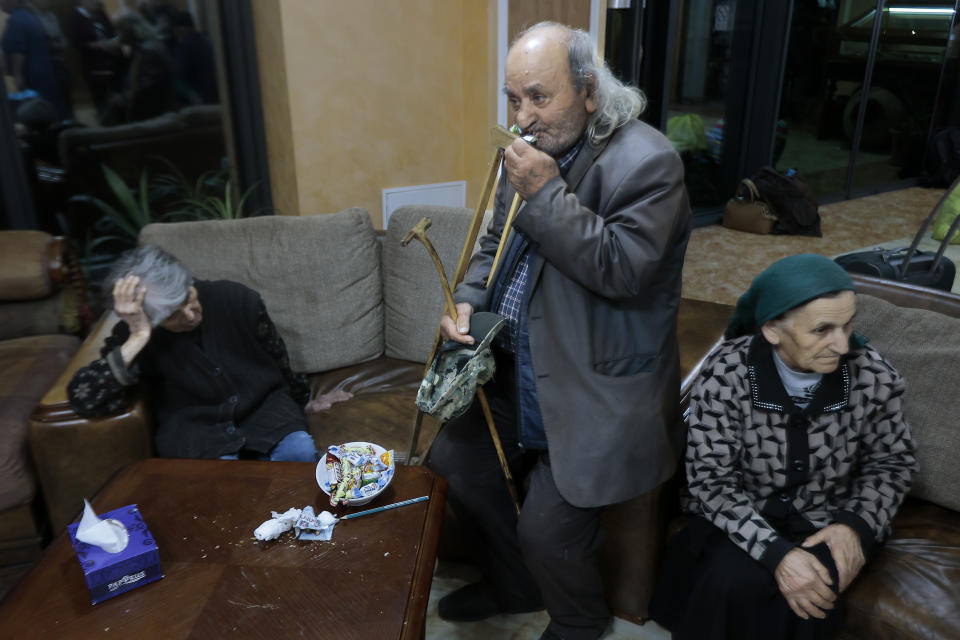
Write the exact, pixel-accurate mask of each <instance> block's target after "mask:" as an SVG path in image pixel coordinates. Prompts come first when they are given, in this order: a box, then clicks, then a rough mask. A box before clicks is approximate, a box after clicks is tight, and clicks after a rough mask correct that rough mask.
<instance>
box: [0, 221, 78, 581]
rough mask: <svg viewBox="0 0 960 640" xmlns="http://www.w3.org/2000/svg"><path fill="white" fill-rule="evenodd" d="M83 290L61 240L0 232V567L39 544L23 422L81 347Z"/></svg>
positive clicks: (29, 556) (39, 518)
mask: <svg viewBox="0 0 960 640" xmlns="http://www.w3.org/2000/svg"><path fill="white" fill-rule="evenodd" d="M84 295H85V291H84V286H83V278H82V275H81V272H80V269H79V264H78V263H77V260H76V256H75V254H74V252H73V249H72V245H70V244H69V242H68V241H67V240H65V239H64V238H55V237H52V236H50V235H48V234H46V233H44V232H42V231H2V232H0V566H4V565H10V564H18V563H24V562H29V561H32V560H33V559H34V558H36V556H37V555H38V554H39V552H40V550H41V548H42V542H43V538H44V535H45V530H46V526H45V522H46V518H45V517H44V516H43V514H42V508H39V505H38V500H37V491H36V489H37V487H36V478H35V475H34V469H33V464H32V461H31V460H30V454H29V451H28V448H27V423H28V419H29V417H30V413H31V411H32V410H33V408H34V406H35V405H36V404H37V402H38V401H39V399H40V398H41V396H42V395H43V394H44V392H46V391H47V389H48V388H49V387H50V386H51V385H52V384H53V383H54V382H55V381H56V379H57V376H59V375H60V372H61V371H62V370H63V368H64V367H65V366H66V365H67V362H69V360H70V358H71V357H72V356H73V354H74V353H75V352H76V350H77V348H78V347H79V346H80V340H79V339H78V338H77V337H76V335H77V334H80V333H82V332H83V330H84V327H85V318H84V315H83V314H84V313H85V307H84V304H85V303H84Z"/></svg>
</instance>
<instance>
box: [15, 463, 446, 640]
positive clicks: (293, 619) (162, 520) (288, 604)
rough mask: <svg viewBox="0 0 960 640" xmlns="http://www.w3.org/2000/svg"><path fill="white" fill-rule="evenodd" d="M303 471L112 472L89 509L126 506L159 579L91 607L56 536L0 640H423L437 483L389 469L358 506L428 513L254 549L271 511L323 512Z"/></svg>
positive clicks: (64, 543)
mask: <svg viewBox="0 0 960 640" xmlns="http://www.w3.org/2000/svg"><path fill="white" fill-rule="evenodd" d="M314 468H315V467H314V465H311V464H306V463H294V462H254V461H220V460H173V459H161V458H153V459H149V460H143V461H141V462H138V463H136V464H133V465H131V466H129V467H127V468H126V469H124V470H123V471H121V472H119V473H118V474H117V475H116V476H115V477H114V478H113V479H112V480H111V481H110V483H108V484H107V486H105V487H104V488H103V490H101V491H100V493H99V494H98V495H97V498H96V500H94V501H93V506H94V509H95V510H96V511H97V512H98V513H100V512H103V511H109V510H111V509H116V508H118V507H121V506H124V505H127V504H131V503H136V504H137V505H139V508H140V512H141V513H142V514H143V517H144V520H145V521H146V523H147V525H148V526H149V527H150V531H151V533H153V535H154V538H155V540H156V541H157V545H158V546H159V549H160V562H161V566H162V568H163V572H164V574H165V577H164V578H163V579H162V580H160V581H158V582H154V583H152V584H147V585H144V586H143V587H140V588H138V589H134V590H133V591H131V592H129V593H125V594H121V595H119V596H117V597H115V598H111V599H110V600H107V601H105V602H102V603H101V604H98V605H91V604H90V597H89V593H88V590H87V586H86V583H85V582H84V578H83V573H82V571H81V569H80V565H79V563H78V562H77V558H76V555H75V554H74V550H73V547H72V546H71V545H70V540H69V539H68V538H67V536H66V533H65V532H64V533H61V535H59V537H57V539H56V540H54V542H53V543H52V544H51V545H50V546H49V547H48V548H47V550H46V551H45V552H44V554H43V556H42V557H41V559H40V560H39V561H38V562H37V564H36V565H34V567H33V568H32V569H31V570H30V572H29V573H28V574H27V575H26V576H24V578H23V580H22V581H21V582H20V583H19V584H18V585H17V586H16V587H14V589H13V590H12V591H11V592H10V593H9V594H8V596H7V597H6V599H5V600H4V601H3V602H2V603H0V629H3V635H4V636H5V637H10V638H16V637H24V638H33V637H47V638H68V637H71V638H72V637H83V638H86V637H91V636H94V635H96V636H102V635H104V632H107V635H111V636H112V635H114V634H116V636H115V637H118V638H123V637H137V638H145V637H160V638H213V637H224V636H233V637H237V638H269V639H270V640H279V639H280V638H290V637H295V636H296V637H300V636H301V635H302V636H303V637H314V638H317V637H323V638H376V639H378V640H379V639H381V638H422V637H423V635H424V621H425V617H426V609H427V599H428V596H429V594H430V581H431V579H432V575H433V568H434V561H435V559H436V552H437V540H438V536H439V532H440V522H441V519H442V515H443V505H444V499H445V496H446V482H445V481H444V480H443V479H441V478H439V477H437V476H435V475H434V474H433V473H431V472H430V471H429V470H428V469H426V468H424V467H406V466H401V467H398V468H397V473H396V475H395V477H394V479H393V482H392V483H391V484H390V486H389V487H387V489H386V491H385V492H384V494H382V495H380V496H378V497H377V498H376V499H375V500H374V501H373V502H372V503H370V504H369V505H367V506H365V507H357V508H342V507H341V508H338V509H336V510H333V511H334V512H335V513H337V515H344V514H346V513H349V512H352V511H360V510H362V509H366V508H370V507H375V506H379V505H384V504H388V503H391V502H396V501H399V500H405V499H408V498H415V497H418V496H423V495H429V496H430V500H429V501H427V502H421V503H418V504H413V505H409V506H405V507H401V508H398V509H393V510H389V511H383V512H380V513H376V514H372V515H369V516H365V517H362V518H357V519H355V520H346V521H343V522H340V523H339V524H337V526H336V529H335V531H334V534H333V540H331V541H329V542H306V541H300V540H297V539H295V538H294V537H293V535H292V533H288V534H284V535H283V536H282V537H281V538H280V539H279V540H276V541H271V542H257V541H256V540H255V539H254V538H253V530H254V529H255V528H256V527H257V526H258V525H259V524H260V523H261V522H263V521H264V520H266V519H268V518H269V517H270V511H271V510H274V511H281V512H282V511H286V510H287V509H288V508H290V507H297V508H301V507H303V506H305V505H308V504H309V505H313V507H314V509H316V510H317V511H318V512H319V511H320V510H322V509H324V508H327V509H328V510H330V508H329V506H327V505H328V504H329V503H328V502H327V496H326V494H324V493H323V492H322V491H321V490H320V488H319V487H318V486H317V482H316V480H315V478H314Z"/></svg>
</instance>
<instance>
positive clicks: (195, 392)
mask: <svg viewBox="0 0 960 640" xmlns="http://www.w3.org/2000/svg"><path fill="white" fill-rule="evenodd" d="M106 282H107V285H108V287H109V288H108V289H107V290H108V291H110V292H111V300H110V302H111V304H112V307H113V310H114V312H115V313H116V315H117V316H118V317H119V319H120V321H119V322H117V324H116V325H115V326H114V328H113V331H112V333H111V335H110V337H109V338H107V340H106V343H105V344H104V347H103V349H102V351H101V356H102V357H101V358H100V359H98V360H95V361H94V362H92V363H91V364H90V365H88V366H86V367H84V368H82V369H80V370H79V371H78V372H77V373H76V375H75V376H74V377H73V380H71V381H70V384H69V385H68V388H67V393H68V397H69V400H70V404H71V405H72V406H73V408H74V409H75V410H76V411H77V413H79V414H80V415H81V416H84V417H95V416H101V415H107V414H110V413H116V412H117V411H120V410H122V409H123V408H124V407H125V406H126V403H127V391H128V389H130V387H132V386H134V385H136V384H137V383H139V382H141V381H142V382H143V383H144V386H145V387H146V390H147V392H148V395H149V397H150V401H151V402H150V407H151V408H152V409H153V411H154V413H155V416H156V424H157V435H156V445H157V453H158V454H159V455H161V456H164V457H177V458H227V459H235V458H237V457H250V458H259V459H264V460H293V461H303V462H315V461H316V459H317V451H316V448H315V446H314V442H313V438H312V437H311V436H310V434H309V433H307V431H306V430H305V425H306V418H305V416H304V406H305V405H306V408H307V410H308V411H309V410H310V405H309V404H307V400H308V396H309V388H308V387H307V381H306V378H305V376H302V375H297V374H294V373H293V372H292V371H291V369H290V363H289V360H288V358H287V350H286V347H285V346H284V343H283V339H282V338H281V337H280V335H279V334H278V333H277V330H276V327H275V326H274V324H273V322H272V321H271V320H270V316H269V315H268V314H267V310H266V307H265V306H264V304H263V300H262V299H261V298H260V295H259V294H257V293H256V292H255V291H253V290H251V289H249V288H247V287H245V286H244V285H242V284H239V283H236V282H229V281H226V280H219V281H203V280H194V279H193V276H192V275H191V274H190V271H189V270H188V269H187V268H186V266H185V265H184V264H183V263H182V262H180V261H179V260H177V259H176V258H175V257H174V256H172V255H170V254H169V253H167V252H165V251H164V250H163V249H161V248H159V247H157V246H155V245H146V246H143V247H141V248H139V249H136V250H133V251H130V252H128V253H126V254H124V255H123V256H121V258H120V259H119V260H117V262H116V263H115V264H114V265H113V267H112V269H111V272H110V274H109V276H108V277H107V280H106Z"/></svg>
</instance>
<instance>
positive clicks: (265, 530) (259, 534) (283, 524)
mask: <svg viewBox="0 0 960 640" xmlns="http://www.w3.org/2000/svg"><path fill="white" fill-rule="evenodd" d="M270 513H271V514H272V515H273V517H272V518H270V519H269V520H267V521H266V522H264V523H263V524H261V525H260V526H259V527H257V528H256V529H255V530H254V532H253V537H254V538H256V539H257V540H273V539H274V538H279V537H280V534H282V533H286V532H287V531H290V529H292V528H293V523H295V522H296V521H297V518H299V517H300V509H295V508H294V509H287V510H286V511H284V512H283V513H277V512H276V511H271V512H270Z"/></svg>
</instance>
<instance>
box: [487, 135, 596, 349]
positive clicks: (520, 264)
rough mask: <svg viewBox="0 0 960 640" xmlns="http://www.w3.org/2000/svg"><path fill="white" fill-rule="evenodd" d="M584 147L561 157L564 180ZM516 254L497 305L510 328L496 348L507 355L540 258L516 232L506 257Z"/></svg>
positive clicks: (514, 346)
mask: <svg viewBox="0 0 960 640" xmlns="http://www.w3.org/2000/svg"><path fill="white" fill-rule="evenodd" d="M582 147H583V139H582V138H581V139H580V142H578V143H577V144H576V145H574V146H573V148H572V149H570V151H568V152H566V153H565V154H564V155H563V157H562V158H560V159H559V160H557V167H559V169H560V175H561V177H564V176H566V175H567V171H569V170H570V167H571V165H573V161H574V159H576V157H577V153H579V152H580V149H581V148H582ZM516 255H519V256H520V257H519V259H517V260H516V266H515V267H514V268H513V272H512V273H511V274H510V278H509V280H507V281H506V282H507V284H506V287H505V288H504V289H503V295H502V296H501V298H500V303H499V304H498V305H497V313H498V314H499V315H501V316H503V317H504V318H506V319H507V326H506V327H505V330H504V331H501V332H500V333H499V334H497V337H496V339H495V342H496V344H497V346H499V347H500V348H501V349H503V350H504V351H506V352H508V353H516V350H517V333H518V325H519V322H520V307H521V305H522V304H523V300H524V296H525V295H526V292H527V282H529V277H530V265H532V264H533V262H534V260H536V257H537V251H536V249H535V248H532V247H531V246H530V241H529V239H527V237H526V235H524V234H523V232H517V233H516V234H515V237H514V239H513V241H512V246H511V247H510V249H509V250H508V251H507V254H506V256H504V257H508V256H516ZM508 264H510V263H509V262H507V261H505V262H504V268H503V269H502V270H501V275H500V277H501V278H502V277H503V274H505V273H506V267H507V265H508Z"/></svg>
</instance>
